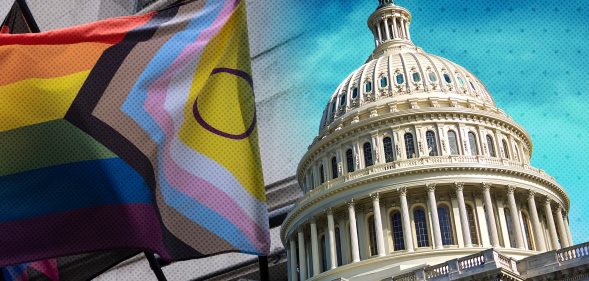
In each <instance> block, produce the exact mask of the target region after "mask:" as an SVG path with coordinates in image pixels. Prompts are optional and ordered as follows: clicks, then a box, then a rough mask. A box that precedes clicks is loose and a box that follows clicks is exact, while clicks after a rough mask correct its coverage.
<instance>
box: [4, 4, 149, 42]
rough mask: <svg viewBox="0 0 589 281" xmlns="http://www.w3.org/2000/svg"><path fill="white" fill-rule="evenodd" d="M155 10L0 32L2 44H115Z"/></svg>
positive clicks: (141, 23)
mask: <svg viewBox="0 0 589 281" xmlns="http://www.w3.org/2000/svg"><path fill="white" fill-rule="evenodd" d="M155 14H156V12H151V13H147V14H144V15H139V16H128V17H118V18H112V19H106V20H102V21H97V22H93V23H89V24H84V25H79V26H73V27H68V28H64V29H57V30H51V31H47V32H41V33H25V34H0V47H1V46H2V45H62V44H75V43H81V42H100V43H106V44H116V43H118V42H120V41H121V40H123V38H124V37H125V35H127V32H129V31H130V30H133V29H134V28H137V27H139V26H141V25H144V24H145V23H147V22H148V21H149V20H150V19H151V18H152V17H153V16H154V15H155Z"/></svg>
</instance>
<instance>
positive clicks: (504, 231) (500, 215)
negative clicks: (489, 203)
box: [496, 198, 511, 248]
mask: <svg viewBox="0 0 589 281" xmlns="http://www.w3.org/2000/svg"><path fill="white" fill-rule="evenodd" d="M496 204H497V213H498V214H497V218H498V219H499V226H500V227H501V236H503V246H504V247H505V248H508V247H510V245H511V242H510V240H509V232H508V231H507V222H506V221H505V206H504V205H505V203H504V202H503V198H500V199H497V202H496Z"/></svg>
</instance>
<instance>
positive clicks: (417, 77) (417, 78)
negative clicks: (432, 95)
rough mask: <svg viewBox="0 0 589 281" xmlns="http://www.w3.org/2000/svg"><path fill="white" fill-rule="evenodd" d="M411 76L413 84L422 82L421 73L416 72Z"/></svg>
mask: <svg viewBox="0 0 589 281" xmlns="http://www.w3.org/2000/svg"><path fill="white" fill-rule="evenodd" d="M411 76H412V78H413V82H415V83H419V82H421V75H420V74H419V72H417V71H415V72H413V74H412V75H411Z"/></svg>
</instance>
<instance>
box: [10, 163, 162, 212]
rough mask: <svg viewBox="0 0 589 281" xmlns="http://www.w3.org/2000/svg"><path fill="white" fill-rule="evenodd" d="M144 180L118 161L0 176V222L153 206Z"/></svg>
mask: <svg viewBox="0 0 589 281" xmlns="http://www.w3.org/2000/svg"><path fill="white" fill-rule="evenodd" d="M151 198H152V197H151V191H150V189H149V187H148V186H147V184H146V183H145V181H144V180H143V178H142V177H141V176H140V175H139V174H138V173H137V172H136V171H135V170H134V169H132V168H131V167H130V166H129V165H127V164H126V163H125V162H124V161H123V160H121V159H120V158H110V159H101V160H91V161H83V162H76V163H71V164H64V165H59V166H52V167H47V168H42V169H37V170H32V171H27V172H23V173H18V174H13V175H8V176H4V177H0V223H4V222H9V221H15V220H22V219H27V218H33V217H38V216H44V215H48V214H51V213H58V212H67V211H74V210H78V209H83V208H92V207H98V206H104V205H120V204H129V203H147V204H152V202H153V201H152V199H151Z"/></svg>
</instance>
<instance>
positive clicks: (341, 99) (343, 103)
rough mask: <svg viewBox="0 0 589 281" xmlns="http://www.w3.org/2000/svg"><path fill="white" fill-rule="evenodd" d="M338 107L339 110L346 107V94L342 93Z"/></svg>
mask: <svg viewBox="0 0 589 281" xmlns="http://www.w3.org/2000/svg"><path fill="white" fill-rule="evenodd" d="M339 106H340V108H344V107H345V106H346V94H345V93H342V95H341V96H340V97H339Z"/></svg>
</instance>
